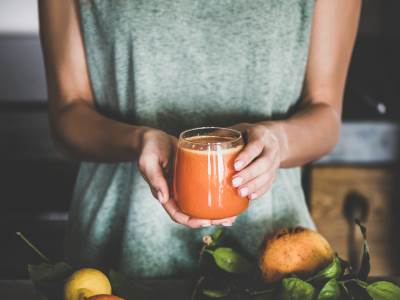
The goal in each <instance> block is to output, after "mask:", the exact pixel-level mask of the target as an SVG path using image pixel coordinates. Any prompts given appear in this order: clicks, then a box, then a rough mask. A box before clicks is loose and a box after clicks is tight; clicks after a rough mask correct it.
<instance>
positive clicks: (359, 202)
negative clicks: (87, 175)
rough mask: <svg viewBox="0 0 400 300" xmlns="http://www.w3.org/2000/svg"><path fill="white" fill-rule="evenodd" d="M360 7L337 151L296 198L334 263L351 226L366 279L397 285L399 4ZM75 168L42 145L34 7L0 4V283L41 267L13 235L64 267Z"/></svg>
mask: <svg viewBox="0 0 400 300" xmlns="http://www.w3.org/2000/svg"><path fill="white" fill-rule="evenodd" d="M363 4H364V6H363V11H362V18H361V24H360V30H359V34H358V37H357V42H356V46H355V50H354V55H353V59H352V63H351V67H350V72H349V77H348V82H347V88H346V94H345V102H344V114H343V129H342V132H341V137H340V142H339V144H338V145H337V147H336V148H335V149H334V151H333V152H332V153H331V154H330V155H328V156H326V157H324V158H322V159H321V160H320V161H317V162H315V163H313V164H311V165H309V166H307V167H306V168H304V188H305V190H306V194H307V199H308V204H309V207H310V210H311V212H312V214H313V217H314V219H315V222H316V224H317V227H318V229H319V230H320V231H321V232H322V234H323V235H325V236H326V237H327V238H328V240H329V241H330V242H331V243H332V245H333V247H334V248H335V249H336V250H337V251H338V252H339V254H340V255H341V256H343V257H346V258H348V259H350V260H351V261H352V262H353V264H357V263H358V257H359V252H360V249H361V248H360V247H361V244H360V243H361V236H360V235H359V233H358V231H357V230H356V228H355V227H354V225H353V222H352V220H353V219H354V218H359V219H361V220H362V221H363V222H364V223H365V224H366V225H367V228H368V239H369V242H370V248H371V253H372V270H373V275H399V274H400V256H399V255H398V253H400V246H399V243H398V241H397V240H398V237H399V233H398V228H400V227H399V226H400V218H399V217H400V209H399V206H400V205H399V201H400V197H399V195H400V192H399V186H400V184H399V183H400V181H399V173H398V170H399V163H398V157H399V155H398V149H399V138H400V134H399V133H400V130H399V122H398V121H399V120H400V109H399V104H398V103H399V101H400V18H399V13H400V1H398V0H364V1H363ZM338 22H340V20H338ZM77 168H78V163H77V162H75V161H71V160H68V159H66V158H65V157H63V156H61V155H60V154H59V153H57V152H56V151H55V149H54V146H53V144H52V141H51V138H50V132H49V127H48V121H47V96H46V83H45V77H44V70H43V61H42V56H41V50H40V42H39V37H38V20H37V3H36V0H0V199H1V201H0V239H1V247H0V279H13V278H26V277H27V272H26V265H27V264H28V263H35V262H39V261H40V259H39V258H38V257H37V256H36V255H35V254H34V253H33V252H32V251H31V250H30V249H29V248H27V246H26V245H25V244H23V243H22V242H21V241H20V240H19V239H18V238H17V237H16V235H15V232H16V231H22V232H23V233H24V234H25V235H26V236H28V237H29V238H30V239H31V240H32V241H34V242H35V243H36V244H37V245H38V246H39V248H41V249H42V250H43V252H44V253H45V254H46V255H48V256H49V257H51V258H53V259H55V260H58V259H62V255H63V250H62V249H63V237H64V233H65V229H66V221H67V218H68V207H69V202H70V199H71V193H72V189H73V185H74V181H75V177H76V174H77Z"/></svg>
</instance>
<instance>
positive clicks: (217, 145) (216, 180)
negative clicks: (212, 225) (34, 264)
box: [174, 136, 248, 220]
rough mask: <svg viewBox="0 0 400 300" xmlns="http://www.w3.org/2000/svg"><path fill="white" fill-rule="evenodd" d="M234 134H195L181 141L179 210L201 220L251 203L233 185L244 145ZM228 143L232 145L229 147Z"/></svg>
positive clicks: (176, 192)
mask: <svg viewBox="0 0 400 300" xmlns="http://www.w3.org/2000/svg"><path fill="white" fill-rule="evenodd" d="M231 141H233V138H231V137H221V136H193V137H188V138H186V139H185V140H184V141H180V143H179V146H178V150H177V154H176V159H175V173H174V197H175V199H176V201H177V203H178V205H179V207H180V209H181V210H182V211H183V212H184V213H186V214H187V215H189V216H192V217H195V218H201V219H211V220H215V219H223V218H227V217H232V216H236V215H238V214H239V213H241V212H243V211H244V210H245V209H246V208H247V206H248V199H247V198H246V197H241V196H239V194H238V191H237V189H236V188H234V187H233V186H232V176H233V175H234V173H235V170H234V168H233V163H234V160H235V158H236V156H237V154H238V153H239V152H240V150H241V149H242V148H243V142H242V140H241V141H240V142H239V143H237V142H236V143H232V144H231V145H229V143H230V142H231ZM226 145H229V146H226Z"/></svg>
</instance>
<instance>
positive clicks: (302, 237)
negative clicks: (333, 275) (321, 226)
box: [259, 227, 334, 283]
mask: <svg viewBox="0 0 400 300" xmlns="http://www.w3.org/2000/svg"><path fill="white" fill-rule="evenodd" d="M333 257H334V252H333V250H332V248H331V246H330V245H329V243H328V241H327V240H326V239H325V238H324V237H323V236H322V235H321V234H319V233H318V232H316V231H313V230H311V229H306V228H303V227H296V228H284V229H280V230H278V231H277V232H276V233H275V234H274V235H273V236H272V237H271V238H268V239H266V241H265V243H264V247H263V249H262V252H261V256H260V261H259V266H260V269H261V272H262V275H263V277H264V280H265V281H266V282H267V283H273V282H277V281H279V280H281V279H282V278H283V277H285V276H287V275H289V274H295V275H297V276H299V277H300V278H307V277H308V276H311V275H313V274H315V273H316V272H318V271H319V270H321V269H322V268H324V267H326V266H327V265H328V264H330V263H331V262H332V260H333Z"/></svg>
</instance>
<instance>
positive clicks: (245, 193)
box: [239, 187, 249, 197]
mask: <svg viewBox="0 0 400 300" xmlns="http://www.w3.org/2000/svg"><path fill="white" fill-rule="evenodd" d="M239 193H240V196H242V197H246V196H247V194H248V193H249V189H248V188H247V187H244V188H241V189H240V190H239Z"/></svg>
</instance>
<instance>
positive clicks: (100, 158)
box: [39, 0, 360, 277]
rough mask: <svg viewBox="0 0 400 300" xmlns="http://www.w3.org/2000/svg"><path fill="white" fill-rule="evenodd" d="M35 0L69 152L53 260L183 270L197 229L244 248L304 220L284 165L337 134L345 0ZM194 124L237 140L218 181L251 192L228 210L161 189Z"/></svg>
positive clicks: (348, 5) (295, 174) (146, 272)
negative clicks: (66, 204) (208, 210)
mask: <svg viewBox="0 0 400 300" xmlns="http://www.w3.org/2000/svg"><path fill="white" fill-rule="evenodd" d="M39 5H40V20H41V21H40V22H41V37H42V44H43V51H44V56H45V62H46V70H47V79H48V87H49V99H50V102H49V114H50V122H51V128H52V130H53V134H54V137H55V141H56V142H57V144H58V145H59V146H60V148H61V149H63V150H64V151H65V152H66V153H68V154H70V155H72V156H73V157H75V158H77V159H79V160H81V161H83V162H82V164H81V167H80V171H79V176H78V178H77V183H76V187H75V192H74V199H73V202H72V206H71V212H70V226H69V231H68V238H67V256H68V259H69V261H71V262H72V263H73V264H75V265H76V266H81V265H91V266H97V267H103V268H108V267H112V268H117V269H119V270H120V271H122V272H125V273H126V274H128V275H129V276H131V277H163V276H178V275H182V274H185V273H189V272H192V271H193V270H194V267H195V265H196V257H197V253H198V245H199V240H200V236H201V235H203V234H204V233H205V232H208V231H210V228H203V227H208V226H210V225H218V224H219V225H221V224H222V225H224V226H231V227H230V228H229V229H228V230H227V231H228V234H230V235H231V236H232V237H233V238H236V239H237V240H238V242H240V243H241V244H242V246H243V247H244V248H245V249H246V250H247V251H248V252H249V253H251V254H253V255H255V254H256V252H257V249H258V247H259V246H260V243H261V241H262V238H263V236H264V235H265V234H266V233H268V232H270V231H272V230H274V229H275V228H277V227H281V226H291V225H303V226H307V227H313V223H312V221H311V218H310V216H309V213H308V211H307V207H306V204H305V200H304V196H303V192H302V189H301V184H300V169H299V167H300V166H302V165H304V164H305V163H307V162H309V161H311V160H314V159H316V158H318V157H320V156H322V155H323V154H325V153H327V152H329V151H330V150H331V149H332V147H333V146H334V144H335V143H336V140H337V138H338V133H339V127H340V118H341V107H342V94H343V89H344V84H345V78H346V73H347V68H348V64H349V60H350V56H351V51H352V47H353V43H354V39H355V34H356V28H357V23H358V18H359V12H360V0H350V1H349V0H335V1H332V0H318V1H316V2H314V1H312V0H290V1H287V0H252V1H248V0H208V1H204V0H177V1H161V0H146V1H142V0H120V1H116V0H80V1H77V2H74V1H72V0H70V1H54V0H42V1H39ZM207 125H208V126H210V125H214V126H215V125H217V126H225V127H233V128H237V129H240V130H242V131H245V132H246V133H247V136H248V143H247V145H246V147H245V148H244V149H243V150H242V151H241V153H240V154H239V155H238V157H237V159H236V161H235V164H234V166H235V169H236V170H237V174H236V175H235V176H234V178H233V182H232V185H233V186H235V187H236V188H237V189H238V193H240V194H241V195H243V196H246V197H249V199H251V200H252V202H251V205H250V207H249V209H248V210H247V211H246V212H245V213H243V214H242V215H240V216H238V217H237V218H229V219H225V220H216V221H211V220H200V219H194V218H190V217H189V216H187V215H185V214H183V213H182V212H181V211H180V210H179V208H178V207H177V205H176V203H175V201H174V199H173V198H172V197H171V196H170V195H171V191H170V189H169V188H168V179H169V178H170V176H169V175H168V170H170V166H171V159H172V157H173V155H174V151H175V147H176V142H177V140H176V137H177V134H178V133H179V132H180V131H182V130H184V129H187V128H193V127H199V126H207ZM154 198H155V199H157V200H158V201H156V200H155V199H154ZM158 202H159V203H158ZM160 204H161V205H160Z"/></svg>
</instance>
